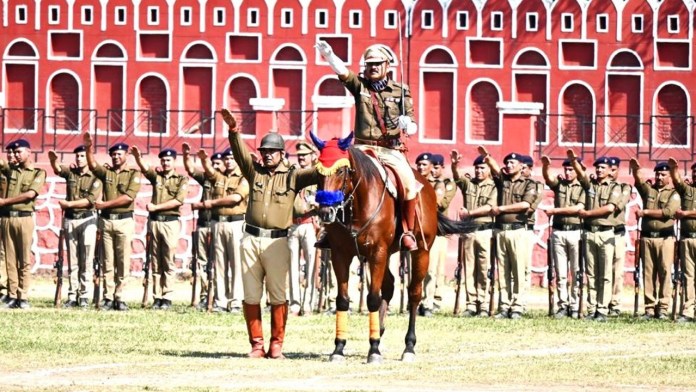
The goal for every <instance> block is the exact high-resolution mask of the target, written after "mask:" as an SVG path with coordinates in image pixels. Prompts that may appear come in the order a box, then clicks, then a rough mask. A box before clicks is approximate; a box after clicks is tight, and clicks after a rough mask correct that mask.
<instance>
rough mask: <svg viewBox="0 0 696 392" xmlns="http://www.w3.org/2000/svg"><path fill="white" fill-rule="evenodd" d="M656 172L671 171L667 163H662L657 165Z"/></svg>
mask: <svg viewBox="0 0 696 392" xmlns="http://www.w3.org/2000/svg"><path fill="white" fill-rule="evenodd" d="M655 171H656V172H661V171H669V164H668V163H667V161H660V162H657V163H656V164H655Z"/></svg>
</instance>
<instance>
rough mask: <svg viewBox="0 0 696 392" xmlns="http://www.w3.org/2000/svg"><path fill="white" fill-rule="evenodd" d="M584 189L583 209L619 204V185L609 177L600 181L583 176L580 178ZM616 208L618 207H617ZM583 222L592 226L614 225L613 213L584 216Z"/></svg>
mask: <svg viewBox="0 0 696 392" xmlns="http://www.w3.org/2000/svg"><path fill="white" fill-rule="evenodd" d="M580 184H582V187H583V188H584V189H585V209H586V210H588V211H589V210H594V209H596V208H601V207H604V206H606V205H609V204H613V205H614V206H616V207H618V206H619V205H620V204H621V187H620V186H619V185H618V184H617V183H616V182H614V180H612V179H611V178H608V177H607V178H606V179H604V180H603V181H602V182H599V181H598V180H597V179H590V178H589V177H587V176H585V177H584V178H581V179H580ZM617 209H618V208H617ZM585 224H587V225H593V226H615V225H616V223H615V219H614V214H610V215H609V216H607V217H596V218H586V219H585Z"/></svg>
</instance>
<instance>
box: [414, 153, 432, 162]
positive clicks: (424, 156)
mask: <svg viewBox="0 0 696 392" xmlns="http://www.w3.org/2000/svg"><path fill="white" fill-rule="evenodd" d="M420 161H429V162H431V163H432V162H433V154H431V153H429V152H424V153H421V154H420V155H418V157H416V163H418V162H420Z"/></svg>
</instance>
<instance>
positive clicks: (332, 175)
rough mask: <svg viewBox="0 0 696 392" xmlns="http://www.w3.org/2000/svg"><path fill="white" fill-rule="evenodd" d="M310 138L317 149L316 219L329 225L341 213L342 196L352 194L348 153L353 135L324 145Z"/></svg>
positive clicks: (323, 142)
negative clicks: (318, 175)
mask: <svg viewBox="0 0 696 392" xmlns="http://www.w3.org/2000/svg"><path fill="white" fill-rule="evenodd" d="M310 136H311V137H312V142H314V145H315V146H317V149H319V162H318V163H317V171H318V172H319V174H321V176H322V177H321V180H320V181H319V185H318V189H317V195H316V202H317V203H318V204H319V218H320V219H321V221H322V223H333V222H335V221H336V217H337V215H339V214H343V213H344V208H345V207H346V204H347V203H346V195H349V194H350V193H351V192H352V190H353V184H352V181H351V178H352V175H353V170H352V168H351V165H350V157H349V153H348V148H349V147H350V144H351V142H352V140H353V133H352V132H351V133H350V135H348V136H346V137H345V138H343V139H339V138H333V139H331V140H328V141H323V140H321V139H319V138H318V137H317V136H316V135H314V134H313V133H310Z"/></svg>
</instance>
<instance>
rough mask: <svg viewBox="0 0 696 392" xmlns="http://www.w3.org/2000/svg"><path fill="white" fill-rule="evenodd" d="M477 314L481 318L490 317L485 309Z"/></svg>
mask: <svg viewBox="0 0 696 392" xmlns="http://www.w3.org/2000/svg"><path fill="white" fill-rule="evenodd" d="M478 316H479V317H481V318H488V317H491V314H490V313H488V311H487V310H482V311H480V312H479V314H478Z"/></svg>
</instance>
